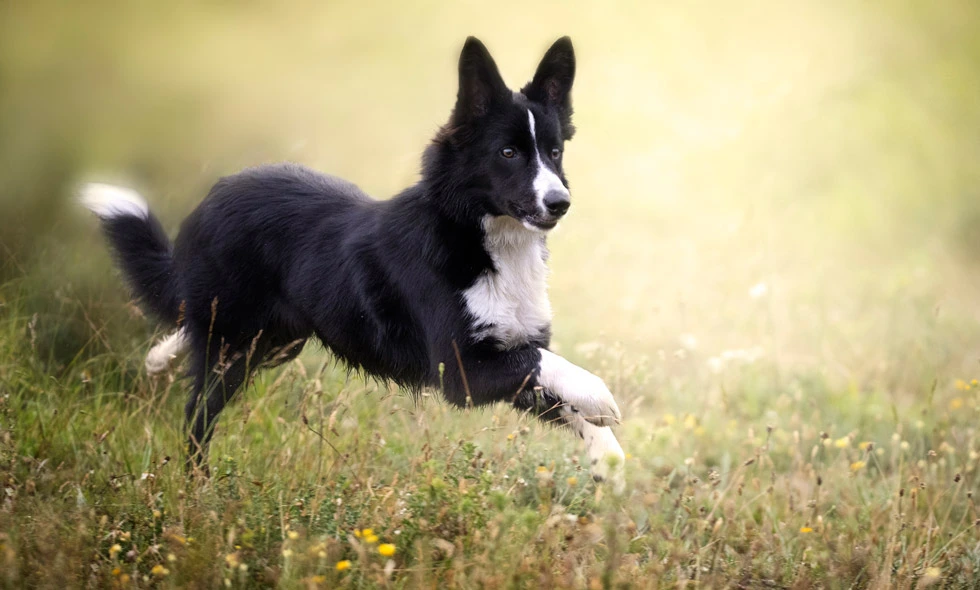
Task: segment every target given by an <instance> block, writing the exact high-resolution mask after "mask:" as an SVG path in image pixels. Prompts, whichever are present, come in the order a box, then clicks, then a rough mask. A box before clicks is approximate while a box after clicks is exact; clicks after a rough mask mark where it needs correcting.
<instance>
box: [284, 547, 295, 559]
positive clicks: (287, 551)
mask: <svg viewBox="0 0 980 590" xmlns="http://www.w3.org/2000/svg"><path fill="white" fill-rule="evenodd" d="M282 556H283V557H285V558H286V559H289V558H290V557H292V556H293V550H292V549H283V550H282Z"/></svg>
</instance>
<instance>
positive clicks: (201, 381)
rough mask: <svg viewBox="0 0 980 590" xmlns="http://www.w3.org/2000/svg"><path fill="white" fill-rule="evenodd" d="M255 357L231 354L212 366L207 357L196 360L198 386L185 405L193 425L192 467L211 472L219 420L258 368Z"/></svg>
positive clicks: (190, 463) (189, 465)
mask: <svg viewBox="0 0 980 590" xmlns="http://www.w3.org/2000/svg"><path fill="white" fill-rule="evenodd" d="M215 352H217V351H215ZM219 356H220V355H219ZM252 360H253V359H252V358H251V356H250V355H247V354H245V353H243V352H239V353H236V354H234V355H230V358H229V359H227V360H225V359H222V358H218V359H217V360H215V361H214V362H211V363H210V366H209V364H208V363H207V361H206V359H194V364H195V375H194V388H193V390H192V391H191V396H190V399H188V401H187V405H186V406H184V415H185V418H186V420H187V425H188V427H189V428H190V433H189V436H188V441H187V452H188V463H187V466H188V468H189V469H191V470H193V469H195V468H200V469H202V470H203V471H204V474H205V475H207V474H208V468H207V463H206V457H207V448H208V443H209V442H210V441H211V436H212V434H214V425H215V422H216V421H217V419H218V415H219V414H220V413H221V410H223V409H224V407H225V405H226V404H227V403H228V402H229V401H230V400H231V398H232V397H233V396H234V395H235V392H236V391H238V389H239V388H240V387H241V386H242V384H243V383H244V382H245V379H246V378H247V377H248V374H249V372H250V371H251V370H252V369H253V368H254V366H253V365H252Z"/></svg>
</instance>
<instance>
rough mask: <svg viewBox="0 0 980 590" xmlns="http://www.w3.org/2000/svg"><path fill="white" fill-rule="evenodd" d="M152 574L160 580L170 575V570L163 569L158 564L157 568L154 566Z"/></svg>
mask: <svg viewBox="0 0 980 590" xmlns="http://www.w3.org/2000/svg"><path fill="white" fill-rule="evenodd" d="M150 573H151V574H153V575H154V576H156V577H158V578H162V577H164V576H166V575H167V574H169V573H170V570H168V569H167V568H165V567H163V566H162V565H160V564H159V563H158V564H156V565H155V566H153V569H151V570H150Z"/></svg>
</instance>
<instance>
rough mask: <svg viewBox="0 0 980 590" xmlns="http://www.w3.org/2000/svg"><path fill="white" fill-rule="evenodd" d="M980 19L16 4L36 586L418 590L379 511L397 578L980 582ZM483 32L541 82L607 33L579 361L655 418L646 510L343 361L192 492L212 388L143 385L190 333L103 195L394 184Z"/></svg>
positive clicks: (6, 514) (28, 547) (170, 209)
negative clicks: (188, 408)
mask: <svg viewBox="0 0 980 590" xmlns="http://www.w3.org/2000/svg"><path fill="white" fill-rule="evenodd" d="M977 31H980V3H978V2H976V0H945V1H943V2H934V3H926V2H917V1H912V0H883V1H880V2H873V3H872V2H846V1H843V0H831V1H821V0H790V1H786V2H777V1H767V2H762V1H747V2H723V1H720V0H692V1H687V2H650V3H635V2H603V3H598V2H595V3H589V2H554V3H545V2H535V3H525V2H494V3H484V2H471V1H466V2H451V3H440V2H432V1H423V2H417V3H407V2H406V3H387V4H381V3H374V2H312V1H310V2H263V1H256V0H252V1H238V2H231V1H216V2H190V1H186V0H177V1H174V2H166V3H164V2H156V3H154V2H145V1H132V2H106V1H102V0H96V1H88V2H69V1H60V2H53V1H49V0H35V1H26V0H25V1H11V0H8V1H5V2H0V480H3V481H4V486H5V487H4V492H3V493H4V494H6V496H4V500H3V502H4V503H3V505H2V509H0V575H2V576H5V578H4V580H5V583H7V584H8V585H10V586H20V585H24V584H27V585H29V586H38V587H58V588H65V587H70V586H73V585H80V584H82V583H84V582H85V581H87V583H88V584H89V585H91V586H107V585H109V584H110V583H111V584H117V585H119V586H124V585H126V583H125V581H126V580H128V579H129V578H130V576H132V577H133V580H136V581H137V582H138V583H140V582H141V583H142V584H143V585H150V584H152V583H154V582H153V581H152V579H151V578H150V576H153V579H158V578H164V577H166V576H168V575H169V576H170V577H169V580H170V583H171V584H173V585H175V586H184V585H188V586H193V585H196V586H197V587H202V588H213V587H217V586H218V585H220V584H222V583H224V584H226V585H227V584H230V580H229V577H227V576H232V577H235V579H236V580H237V582H236V584H240V585H242V586H248V585H253V586H260V585H261V586H266V585H272V584H275V583H280V584H281V585H282V586H283V587H299V585H305V586H307V587H312V586H313V585H316V584H321V585H322V584H326V585H333V584H334V583H344V584H347V585H348V586H361V587H364V586H371V585H372V584H374V585H376V586H377V587H382V586H384V587H391V586H389V582H388V578H389V574H390V572H387V573H386V572H385V571H384V570H383V569H382V567H385V568H387V566H382V563H381V562H380V561H379V560H378V556H377V555H374V556H373V558H372V557H371V555H368V554H366V553H363V552H360V550H358V552H355V551H354V549H353V548H354V547H355V545H356V544H355V543H353V542H351V541H350V539H352V538H353V537H350V534H351V531H352V530H354V529H355V528H361V527H368V526H374V527H377V529H378V532H379V535H381V538H382V539H384V540H385V542H396V543H397V544H398V553H397V554H396V557H395V561H397V562H398V567H399V568H400V569H399V570H398V571H397V572H395V574H394V576H395V586H394V587H411V586H421V585H423V582H427V583H429V584H430V585H431V586H432V587H450V586H452V585H453V584H452V583H451V582H452V580H455V583H456V584H457V585H459V586H461V587H505V586H506V587H521V586H523V587H529V588H531V587H543V586H548V585H549V582H548V580H552V582H551V584H553V585H557V586H561V585H564V586H569V585H576V586H578V587H586V586H587V587H603V584H604V585H605V587H611V586H612V583H613V579H614V578H615V579H616V580H617V583H620V582H621V583H622V584H634V585H635V586H637V587H643V586H648V587H656V586H658V585H660V584H663V585H664V586H670V585H671V584H673V583H674V582H677V583H678V584H679V585H683V584H685V583H686V580H689V579H690V580H691V581H692V582H697V583H698V584H699V586H701V585H703V586H705V587H708V586H711V585H712V584H716V585H717V586H718V587H721V586H722V585H723V584H729V583H730V581H731V580H735V579H738V580H741V581H740V582H739V584H740V587H762V586H765V587H791V586H792V587H794V588H810V587H828V588H833V587H864V586H867V585H869V580H870V581H874V582H875V583H876V584H877V585H876V586H875V587H878V588H913V587H914V588H920V587H923V586H924V585H926V584H927V583H934V582H937V581H938V580H939V579H940V578H944V581H945V582H946V584H947V585H948V584H955V583H961V584H965V585H968V584H972V583H975V582H973V580H975V579H976V572H977V571H980V553H978V551H977V543H976V538H977V537H976V535H977V533H976V531H977V528H976V526H975V525H974V523H975V521H976V518H977V512H976V506H975V503H974V500H973V497H972V495H970V494H969V493H968V492H969V490H973V489H977V488H978V487H980V437H978V430H977V426H976V425H977V423H978V421H977V416H978V412H980V385H978V384H977V383H978V382H977V381H975V379H976V378H978V377H980V366H978V361H980V264H978V262H980V165H978V163H977V160H978V154H980V36H978V35H977ZM467 35H476V36H478V37H480V38H481V39H482V40H483V41H484V42H485V43H486V44H487V45H488V47H489V48H490V50H491V52H492V53H493V55H494V56H495V57H496V59H497V61H498V64H499V65H500V68H501V71H502V73H503V75H504V77H505V80H507V81H508V83H509V84H510V85H511V86H512V87H519V86H520V85H521V84H522V83H523V82H525V81H526V80H527V79H528V78H530V76H531V74H532V72H533V71H534V67H535V66H536V64H537V63H538V60H539V59H540V58H541V56H542V55H543V53H544V51H545V49H546V48H547V47H548V46H549V45H550V43H551V42H552V41H554V39H556V38H557V37H559V36H561V35H570V36H571V37H572V39H573V41H574V43H575V47H576V51H577V55H578V65H579V67H578V75H577V79H576V85H575V88H574V91H573V99H574V104H575V122H576V125H577V127H578V133H577V135H576V137H575V140H574V141H573V142H571V143H570V144H569V145H568V146H567V151H566V156H565V158H566V159H565V167H566V170H567V174H568V177H569V179H570V182H571V185H572V198H573V205H572V209H571V211H570V213H569V216H568V217H567V219H566V220H565V221H564V222H563V223H562V226H561V227H560V228H559V229H558V230H556V231H555V232H553V234H552V235H551V237H550V238H549V244H550V246H551V249H552V256H551V268H552V277H551V283H550V284H551V291H550V293H551V298H552V303H553V307H554V310H555V322H554V332H555V339H554V347H555V348H556V349H557V350H558V351H559V352H561V353H562V354H564V355H566V356H567V357H569V358H570V359H571V360H573V361H574V362H577V363H580V364H582V365H583V366H584V367H586V368H588V369H590V370H592V371H594V372H596V373H597V374H598V375H600V376H601V377H602V378H604V379H606V381H607V382H608V383H609V385H610V387H611V389H612V391H613V392H614V395H616V397H617V399H618V401H619V404H620V407H621V408H622V410H623V415H624V418H625V419H624V423H623V425H622V426H620V427H618V428H617V436H619V437H620V439H621V441H622V443H623V447H624V449H625V451H626V452H627V467H628V469H627V478H628V484H629V485H628V491H627V494H626V496H625V497H624V498H622V502H618V503H617V502H612V503H610V502H607V501H606V500H608V499H609V498H608V496H607V497H606V500H604V499H603V490H604V488H602V487H601V486H594V485H593V484H592V483H591V481H588V478H587V472H586V471H584V470H582V465H581V461H580V460H579V456H580V455H581V454H582V448H581V447H580V446H579V445H578V444H577V442H578V441H573V440H572V439H571V438H569V437H568V435H567V433H564V432H560V431H555V430H553V429H548V428H544V427H542V426H540V425H538V424H537V423H536V422H535V421H533V420H530V419H529V418H527V417H520V416H518V415H516V414H515V413H514V412H511V411H509V410H508V409H507V408H504V407H498V408H493V409H490V410H488V411H485V412H465V413H460V412H456V411H454V410H452V409H450V408H448V407H447V406H446V405H445V404H433V403H421V404H413V403H412V401H411V400H408V399H405V398H404V397H401V396H392V395H388V391H387V390H386V388H385V386H384V385H383V384H376V383H373V382H370V381H369V382H367V383H365V382H364V381H361V380H360V379H358V378H356V377H354V378H352V377H350V376H349V375H348V374H347V373H346V372H345V371H343V370H342V368H335V367H333V366H332V365H330V363H329V361H328V359H329V356H328V355H326V354H325V353H324V352H323V351H322V350H321V349H319V348H317V347H313V346H310V347H307V351H306V352H305V353H304V356H303V357H302V359H301V362H298V363H292V364H290V365H288V366H287V367H285V368H283V369H280V370H278V371H273V372H267V373H265V374H263V375H262V376H261V377H259V378H257V379H256V380H255V383H254V386H253V387H251V388H250V389H249V390H248V391H247V392H245V394H244V395H242V396H240V397H241V398H242V399H239V400H238V401H237V403H235V404H232V405H231V406H230V407H229V409H228V410H226V411H225V413H224V414H223V416H222V420H221V422H220V424H219V426H218V434H217V436H216V437H215V442H214V444H213V445H212V449H211V457H212V464H213V465H215V466H216V467H215V473H220V475H219V477H217V478H215V479H214V480H211V481H210V482H195V481H194V480H189V479H188V478H186V477H185V474H184V472H183V470H181V469H180V464H181V461H180V459H179V457H180V455H181V454H182V452H183V451H182V445H183V441H184V440H185V439H184V435H183V432H182V427H181V420H180V416H181V410H180V408H181V407H182V405H183V396H184V390H185V388H186V382H183V381H179V380H178V381H173V380H170V381H168V380H167V379H162V380H154V379H150V378H147V376H146V375H145V372H144V371H143V368H142V367H143V359H144V357H145V354H146V351H147V350H148V348H149V345H150V342H151V340H152V339H153V338H154V337H156V336H158V335H159V334H158V332H159V331H160V330H159V328H157V327H155V326H154V325H153V324H151V323H150V322H147V321H146V319H145V318H143V317H142V316H141V314H140V312H139V310H138V308H137V307H136V306H135V305H133V304H131V302H130V301H129V297H128V294H127V292H126V290H125V288H124V287H123V285H122V282H121V281H120V279H119V276H118V272H117V271H116V270H114V269H113V266H112V264H111V260H110V256H109V253H108V252H107V250H106V248H105V244H104V242H103V240H102V238H101V236H100V235H99V233H98V229H97V223H96V222H95V220H94V219H93V218H92V217H91V216H90V215H88V214H87V213H86V212H84V211H82V210H81V209H80V208H79V207H78V206H76V205H75V204H74V203H73V202H72V194H73V191H74V188H75V187H77V186H78V184H79V183H81V182H84V181H88V180H102V181H110V182H119V183H123V184H126V185H128V186H132V187H134V188H137V189H138V190H140V191H141V192H143V193H144V194H145V196H146V197H147V199H148V200H149V202H150V205H151V207H152V208H153V209H154V210H155V211H156V212H157V214H158V215H159V216H160V218H161V219H162V221H163V223H164V226H165V227H166V228H167V229H168V231H170V232H171V233H175V232H176V230H177V228H178V226H179V223H180V221H181V220H182V219H183V217H184V216H185V215H187V214H188V213H189V212H190V211H191V210H192V208H193V207H194V206H195V205H196V203H197V202H198V201H199V200H200V199H201V198H202V197H203V196H204V195H205V194H206V192H207V190H208V189H209V188H210V186H211V185H212V184H213V183H214V182H215V181H216V180H217V178H218V177H220V176H222V175H225V174H229V173H233V172H236V171H238V170H239V169H241V168H242V167H245V166H250V165H255V164H259V163H263V162H270V161H281V160H293V161H298V162H301V163H304V164H307V165H309V166H312V167H314V168H317V169H319V170H322V171H325V172H329V173H332V174H336V175H339V176H342V177H345V178H347V179H349V180H351V181H353V182H355V183H357V184H359V185H360V186H361V187H363V188H364V189H365V190H366V191H367V192H369V193H371V194H373V195H375V196H377V197H379V198H386V197H388V196H390V195H393V194H395V193H397V192H398V191H400V190H401V189H403V188H404V187H406V186H408V185H409V184H411V183H412V182H414V181H415V179H416V178H417V176H418V170H419V160H420V156H421V153H422V150H423V148H424V146H425V145H426V142H427V141H428V140H429V139H430V138H431V137H432V136H433V135H434V134H435V132H436V130H437V129H438V128H439V126H440V125H441V124H442V123H444V122H445V121H446V119H447V117H448V115H449V111H450V109H451V108H452V105H453V102H454V99H455V94H456V61H457V57H458V52H459V50H460V48H461V46H462V43H463V40H464V39H465V37H466V36H467ZM307 417H309V418H310V421H309V423H307V421H306V418H307ZM301 418H302V419H301ZM314 427H315V428H317V429H319V431H314ZM320 431H322V432H324V433H326V437H328V438H323V435H322V434H320ZM314 432H316V434H314ZM325 444H329V446H330V447H332V449H331V448H327V447H326V446H325ZM171 459H172V460H171ZM446 482H449V483H448V485H447V483H446ZM529 482H530V483H529ZM766 482H768V484H767V483H766ZM767 485H768V488H767V487H766V486H767ZM906 487H908V488H910V489H911V492H910V496H911V498H910V499H906V501H905V504H903V497H904V496H903V494H904V489H905V488H906ZM743 488H744V490H745V494H744V495H743ZM900 489H901V490H902V492H899V490H900ZM916 494H920V495H919V496H917V495H916ZM906 498H907V497H906ZM917 498H919V499H920V500H918V503H916V502H917ZM284 499H285V500H284ZM447 511H448V512H447ZM567 516H571V517H572V518H571V520H569V519H568V518H566V517H567ZM576 516H578V517H579V518H576ZM287 524H288V525H290V526H293V527H294V529H290V530H289V533H288V534H287V533H286V525H287ZM297 530H298V531H300V532H297ZM256 531H259V532H261V533H262V534H261V535H259V536H256V535H257V533H256ZM294 534H295V535H296V536H294ZM236 535H239V536H238V537H236ZM247 535H252V536H253V538H252V539H251V541H254V546H252V545H250V544H248V543H251V541H246V539H247V538H248V537H247ZM399 535H400V536H399ZM191 538H196V539H197V541H195V542H194V543H191V542H190V539H191ZM433 539H435V540H437V541H439V542H440V543H441V544H439V545H438V547H441V549H439V551H442V552H443V553H442V554H443V556H445V554H446V552H447V551H448V555H449V557H450V558H451V557H452V552H453V551H455V552H456V556H455V558H452V559H448V558H447V559H445V560H443V558H442V557H438V556H436V557H433V556H432V554H431V553H432V551H431V547H432V545H431V543H430V541H432V540H433ZM239 542H241V543H242V544H245V545H247V546H245V548H244V549H241V547H240V546H239ZM115 543H122V545H123V547H122V548H121V549H118V550H117V549H114V547H116V545H114V544H115ZM307 546H309V547H307ZM447 546H448V547H450V548H451V549H452V550H451V551H449V550H447V549H446V547H447ZM307 548H308V549H309V551H307V550H306V549H307ZM294 549H295V551H296V554H295V555H294V556H292V557H290V555H292V554H291V552H292V551H293V550H294ZM171 551H172V552H173V553H170V554H169V555H167V553H168V552H171ZM321 551H322V552H324V555H326V556H327V557H317V555H318V553H319V552H321ZM132 552H138V553H139V555H141V557H139V558H135V557H134V558H132V559H131V558H130V553H132ZM140 552H141V553H140ZM287 552H289V553H287ZM311 552H312V553H311ZM171 557H173V560H171V559H170V558H171ZM348 559H353V560H354V562H355V563H354V566H353V567H351V569H350V571H349V572H346V573H345V572H342V571H339V570H337V569H336V568H335V565H334V564H335V563H336V562H338V561H341V560H348ZM239 560H242V563H241V565H242V566H245V569H239V570H235V567H236V565H237V564H238V563H239ZM450 562H451V563H450ZM430 565H432V566H433V567H430ZM158 568H164V569H163V570H160V569H158ZM168 568H169V569H168ZM401 568H406V569H401ZM246 571H247V572H248V573H247V574H246ZM168 572H169V573H168ZM236 572H237V573H236ZM348 574H350V575H348ZM141 576H142V577H141ZM330 576H333V577H330ZM447 576H448V577H447ZM453 576H456V577H455V578H454V577H453ZM699 576H700V577H699ZM222 580H224V582H222ZM318 580H319V581H318ZM554 580H560V581H558V582H556V581H554ZM702 582H703V583H702ZM161 584H163V582H161Z"/></svg>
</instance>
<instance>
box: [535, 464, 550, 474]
mask: <svg viewBox="0 0 980 590" xmlns="http://www.w3.org/2000/svg"><path fill="white" fill-rule="evenodd" d="M537 472H538V473H548V468H547V467H545V466H544V465H538V468H537Z"/></svg>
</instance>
